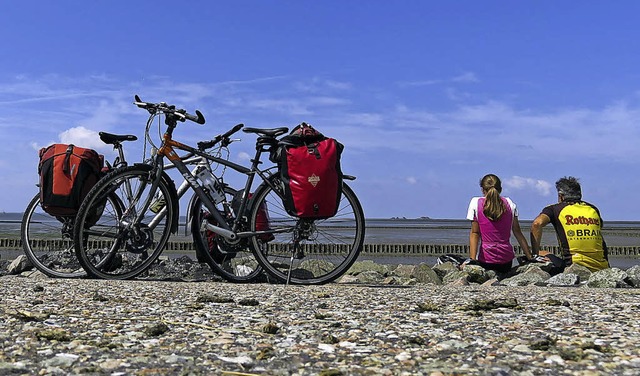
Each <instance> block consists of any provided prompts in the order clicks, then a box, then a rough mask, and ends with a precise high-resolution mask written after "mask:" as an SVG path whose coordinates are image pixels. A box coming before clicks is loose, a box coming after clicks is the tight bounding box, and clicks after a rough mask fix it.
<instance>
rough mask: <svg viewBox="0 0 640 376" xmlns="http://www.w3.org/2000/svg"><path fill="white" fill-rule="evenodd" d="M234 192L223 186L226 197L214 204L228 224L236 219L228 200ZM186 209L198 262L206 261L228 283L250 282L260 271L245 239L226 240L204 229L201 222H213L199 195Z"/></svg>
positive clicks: (214, 222) (231, 199)
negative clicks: (188, 208)
mask: <svg viewBox="0 0 640 376" xmlns="http://www.w3.org/2000/svg"><path fill="white" fill-rule="evenodd" d="M237 193H238V192H237V191H236V190H234V189H232V188H230V187H226V188H225V194H226V200H225V201H224V202H222V203H220V204H217V209H218V212H219V213H220V214H221V215H222V217H224V218H228V219H229V220H228V223H229V225H232V224H233V221H235V219H236V214H235V210H233V208H232V202H233V198H234V197H235V196H236V194H237ZM190 212H191V213H192V214H193V217H192V219H191V234H192V235H193V242H194V245H195V247H196V254H197V255H198V260H199V261H204V262H206V263H207V264H208V265H209V267H210V268H211V270H213V272H214V273H215V274H218V275H219V276H221V277H222V278H224V279H225V280H227V281H230V282H237V283H247V282H253V281H255V280H256V278H257V277H258V276H259V275H260V274H262V268H261V267H260V265H259V264H258V262H257V261H256V259H255V257H254V255H253V252H252V251H251V247H250V244H249V239H247V238H244V239H238V240H237V241H234V242H229V241H228V240H226V239H225V238H224V237H223V236H220V235H217V234H215V233H213V232H211V231H210V230H207V229H206V227H205V226H204V223H203V222H208V223H211V224H214V225H215V224H216V221H215V220H214V219H213V218H212V216H211V214H210V213H209V210H208V209H207V208H206V207H205V206H204V204H203V203H202V201H201V200H200V198H197V197H196V198H195V200H194V201H193V205H192V207H191V210H190ZM242 230H243V229H240V231H242Z"/></svg>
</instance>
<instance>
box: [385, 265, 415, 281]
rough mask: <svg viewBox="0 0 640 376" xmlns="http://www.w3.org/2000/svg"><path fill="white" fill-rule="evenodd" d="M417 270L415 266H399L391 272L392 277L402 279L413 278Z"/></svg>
mask: <svg viewBox="0 0 640 376" xmlns="http://www.w3.org/2000/svg"><path fill="white" fill-rule="evenodd" d="M415 268H416V266H415V265H404V264H401V265H398V266H397V267H396V268H395V269H393V270H391V271H390V272H389V274H390V275H392V276H396V277H400V278H405V279H409V278H413V271H414V269H415Z"/></svg>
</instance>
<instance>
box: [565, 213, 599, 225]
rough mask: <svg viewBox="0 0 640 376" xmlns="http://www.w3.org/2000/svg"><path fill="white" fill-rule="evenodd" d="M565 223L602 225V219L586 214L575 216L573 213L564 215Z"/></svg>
mask: <svg viewBox="0 0 640 376" xmlns="http://www.w3.org/2000/svg"><path fill="white" fill-rule="evenodd" d="M564 219H565V225H568V226H571V225H595V226H600V220H599V219H598V218H587V217H585V216H582V215H581V216H579V217H574V216H572V215H571V214H567V215H565V216H564Z"/></svg>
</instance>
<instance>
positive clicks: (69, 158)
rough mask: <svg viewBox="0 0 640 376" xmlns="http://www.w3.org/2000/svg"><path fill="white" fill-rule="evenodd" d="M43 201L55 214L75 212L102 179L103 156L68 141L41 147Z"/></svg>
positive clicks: (42, 204) (40, 173)
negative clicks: (67, 142) (68, 143)
mask: <svg viewBox="0 0 640 376" xmlns="http://www.w3.org/2000/svg"><path fill="white" fill-rule="evenodd" d="M39 156H40V163H39V164H38V174H39V175H40V205H41V206H42V209H43V210H44V211H45V212H47V213H49V214H51V215H53V216H61V217H65V216H75V215H76V213H77V212H78V209H80V205H81V204H82V200H84V198H85V196H86V195H87V193H89V191H90V190H91V188H93V186H94V185H95V184H96V183H97V182H98V180H100V177H101V176H102V169H103V165H104V157H103V156H102V155H99V154H98V153H97V152H96V151H95V150H92V149H86V148H82V147H79V146H74V145H67V144H53V145H50V146H48V147H46V148H42V149H40V152H39Z"/></svg>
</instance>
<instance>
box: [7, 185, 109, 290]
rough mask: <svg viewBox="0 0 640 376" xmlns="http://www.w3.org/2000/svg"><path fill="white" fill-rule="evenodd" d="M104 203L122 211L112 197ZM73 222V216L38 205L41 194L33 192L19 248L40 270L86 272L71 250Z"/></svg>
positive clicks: (66, 275) (73, 274) (55, 274)
mask: <svg viewBox="0 0 640 376" xmlns="http://www.w3.org/2000/svg"><path fill="white" fill-rule="evenodd" d="M106 206H107V207H111V208H114V209H108V210H114V211H116V212H117V213H120V214H121V213H122V210H119V209H118V204H117V202H116V201H115V199H114V198H113V197H108V198H107V203H106ZM74 222H75V217H71V216H69V217H60V216H53V215H51V214H48V213H47V212H45V211H44V210H43V209H42V206H41V205H40V194H36V195H35V196H34V197H33V199H32V200H31V202H30V203H29V205H27V208H26V209H25V211H24V214H23V216H22V223H21V225H20V239H21V240H22V250H23V251H24V254H25V256H26V257H27V258H28V259H29V261H30V262H31V264H32V265H33V266H35V267H36V269H38V270H39V271H40V272H42V273H43V274H45V275H47V276H49V277H54V278H81V277H85V276H86V275H87V273H86V272H85V270H84V269H83V268H82V265H80V262H79V261H78V258H77V257H76V254H75V251H74V246H73V225H74Z"/></svg>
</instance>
